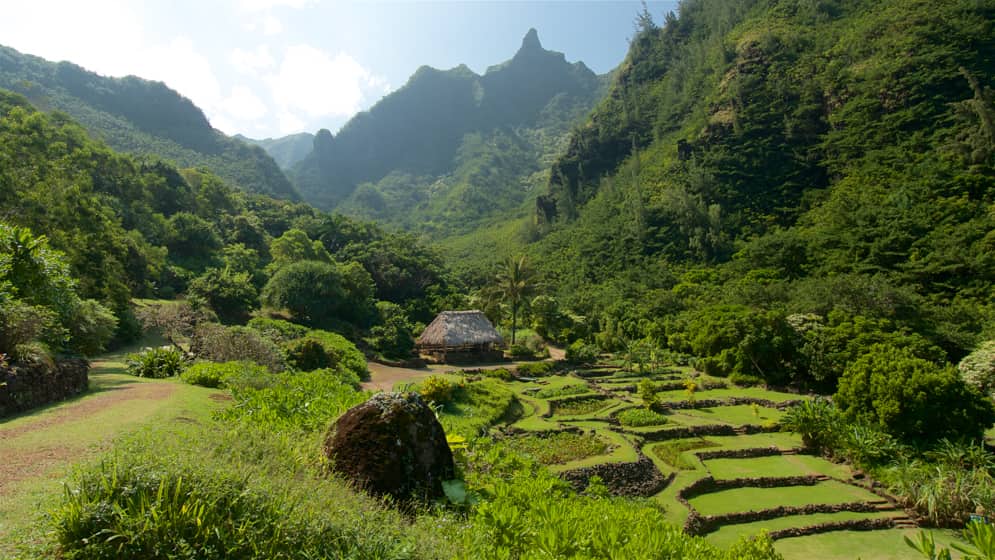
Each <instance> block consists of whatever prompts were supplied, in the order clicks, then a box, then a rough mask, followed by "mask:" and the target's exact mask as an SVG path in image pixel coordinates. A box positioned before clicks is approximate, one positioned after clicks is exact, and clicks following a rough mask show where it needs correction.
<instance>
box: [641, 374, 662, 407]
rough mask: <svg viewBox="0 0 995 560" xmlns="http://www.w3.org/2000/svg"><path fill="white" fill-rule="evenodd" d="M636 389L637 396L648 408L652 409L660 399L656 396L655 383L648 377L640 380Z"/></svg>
mask: <svg viewBox="0 0 995 560" xmlns="http://www.w3.org/2000/svg"><path fill="white" fill-rule="evenodd" d="M636 390H637V392H638V393H639V398H640V399H642V401H643V406H645V407H646V408H648V409H652V408H653V407H654V406H656V405H657V403H658V402H659V400H660V399H659V398H658V397H657V396H656V384H655V383H653V381H651V380H649V379H643V380H642V381H640V382H639V385H638V387H637V388H636Z"/></svg>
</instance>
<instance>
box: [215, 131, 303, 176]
mask: <svg viewBox="0 0 995 560" xmlns="http://www.w3.org/2000/svg"><path fill="white" fill-rule="evenodd" d="M235 138H237V139H239V140H241V141H243V142H245V143H248V144H254V145H256V146H259V147H260V148H262V149H264V150H266V153H267V154H269V155H270V157H271V158H273V161H275V162H276V164H277V165H279V166H280V169H285V170H286V169H290V168H291V167H293V166H294V164H296V163H297V162H299V161H301V160H302V159H304V158H305V157H306V156H307V155H308V154H309V153H311V148H312V146H313V145H314V134H311V133H310V132H299V133H297V134H291V135H289V136H281V137H280V138H266V139H265V140H255V139H253V138H249V137H247V136H242V135H241V134H236V135H235Z"/></svg>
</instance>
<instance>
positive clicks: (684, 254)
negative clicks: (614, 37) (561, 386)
mask: <svg viewBox="0 0 995 560" xmlns="http://www.w3.org/2000/svg"><path fill="white" fill-rule="evenodd" d="M658 19H659V18H658ZM993 21H995V3H993V2H990V1H982V2H977V1H973V0H970V1H969V0H945V1H942V2H924V1H907V0H885V1H857V0H819V1H812V2H799V1H794V0H793V1H775V0H753V1H747V2H722V1H713V0H686V1H684V2H682V3H681V5H680V13H679V15H676V16H675V15H673V14H671V15H668V16H667V17H666V18H665V20H664V21H663V23H662V25H658V24H656V23H654V21H653V18H652V15H651V14H644V15H643V16H642V17H641V18H640V20H639V22H640V31H639V33H638V34H637V36H636V37H635V38H634V40H633V42H632V44H631V49H630V52H629V54H628V56H627V58H626V60H625V61H624V62H623V63H622V65H621V67H620V68H619V69H618V71H617V75H616V76H615V79H614V81H613V83H612V86H611V89H610V91H609V93H608V95H607V97H606V99H604V100H603V101H602V102H601V103H600V104H599V105H598V107H597V108H596V109H595V110H594V112H593V113H592V115H591V116H590V118H589V119H588V120H587V122H586V123H585V124H584V125H583V126H581V127H580V128H579V129H577V130H576V131H575V132H574V133H573V134H572V136H571V138H570V141H569V147H568V148H567V150H566V152H565V154H564V155H563V156H562V157H560V158H558V159H557V161H556V162H555V163H554V165H553V166H552V171H551V176H550V180H549V185H548V191H547V194H546V195H544V196H542V197H540V198H539V199H538V200H537V204H536V219H537V221H538V223H539V224H540V228H541V229H542V231H543V232H544V236H543V238H542V239H541V240H540V241H539V242H537V243H535V244H533V245H532V246H531V248H530V251H531V253H532V254H533V257H534V258H533V262H535V263H536V266H537V268H539V269H540V271H541V272H542V275H543V277H544V279H545V285H546V286H547V287H548V289H549V290H550V291H553V292H555V293H556V294H558V296H559V298H560V304H561V305H562V306H563V307H564V308H566V309H568V310H570V311H572V312H573V313H575V314H578V315H582V316H584V317H586V319H587V321H588V322H589V323H590V326H591V328H592V329H593V331H594V332H597V333H599V334H598V335H597V340H598V342H599V344H600V345H601V346H602V347H603V348H606V349H609V348H616V349H617V348H622V347H624V346H625V345H626V344H627V343H628V341H633V340H637V339H642V338H643V337H648V340H652V341H653V342H654V343H655V344H656V345H658V346H659V347H664V348H670V349H671V350H673V351H680V352H687V353H689V354H695V355H699V356H703V357H707V358H708V359H710V360H713V361H712V362H705V365H709V364H710V365H711V369H712V370H714V371H725V373H729V372H730V371H732V372H738V373H739V374H741V375H744V376H751V377H753V378H766V379H767V380H768V381H773V382H777V383H781V382H785V381H789V380H791V381H795V382H802V383H813V384H817V385H818V384H821V385H822V386H823V387H824V388H825V389H826V390H832V389H833V388H834V386H835V380H836V378H837V376H838V375H840V373H841V372H842V371H843V369H844V366H845V365H846V364H847V363H848V359H849V358H847V356H850V357H851V358H852V357H854V356H855V355H856V354H855V353H857V354H859V352H858V351H857V350H855V349H854V347H853V346H852V345H851V346H850V347H846V345H847V344H850V342H845V341H854V340H858V339H861V338H862V339H863V340H864V343H870V342H882V341H884V339H887V338H888V337H902V336H908V337H912V339H914V340H917V341H919V342H920V343H921V344H920V348H921V351H920V354H922V355H923V356H924V357H925V356H929V357H931V358H932V359H939V360H941V361H942V360H943V359H944V358H945V359H948V360H952V361H956V360H958V359H960V358H961V357H962V356H963V355H964V354H965V353H966V352H968V351H970V349H972V348H973V347H974V346H975V345H976V344H977V343H979V342H980V341H981V340H984V339H990V338H992V337H993V335H995V321H993V311H995V309H993V307H992V293H993V291H992V290H993V281H995V258H993V255H995V205H993V203H995V148H993V139H995V128H993V124H992V123H993V122H995V105H993V93H992V87H993V85H995V76H993V74H992V69H993V68H995V33H993V27H992V26H993ZM830 337H837V338H836V339H835V342H833V341H831V340H829V338H830ZM910 340H911V339H910ZM910 340H906V342H903V343H902V344H903V345H906V346H907V345H909V344H911V342H910ZM806 344H807V345H808V346H806ZM853 344H858V345H859V343H856V342H854V343H853ZM817 347H818V348H817ZM844 347H846V348H844ZM927 348H929V350H927ZM829 364H832V367H829Z"/></svg>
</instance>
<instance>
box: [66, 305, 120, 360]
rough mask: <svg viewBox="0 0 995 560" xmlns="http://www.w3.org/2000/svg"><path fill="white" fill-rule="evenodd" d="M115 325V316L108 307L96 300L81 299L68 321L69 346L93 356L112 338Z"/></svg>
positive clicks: (101, 350) (116, 321)
mask: <svg viewBox="0 0 995 560" xmlns="http://www.w3.org/2000/svg"><path fill="white" fill-rule="evenodd" d="M117 326H118V320H117V317H116V316H115V315H114V313H113V312H112V311H111V310H110V309H107V308H106V307H104V306H103V305H101V303H100V302H98V301H96V300H92V299H85V300H82V301H80V302H79V305H77V306H76V308H75V309H74V310H73V312H72V318H71V320H70V321H69V340H70V344H69V348H70V350H72V351H73V352H78V353H80V354H83V355H84V356H95V355H97V354H99V353H101V352H103V351H104V349H105V348H106V347H107V343H108V342H110V341H111V339H112V338H114V332H115V331H116V330H117Z"/></svg>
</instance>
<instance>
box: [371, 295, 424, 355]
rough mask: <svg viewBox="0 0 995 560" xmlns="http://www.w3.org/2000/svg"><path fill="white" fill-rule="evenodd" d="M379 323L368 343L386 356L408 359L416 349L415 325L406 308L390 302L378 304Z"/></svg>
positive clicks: (372, 329) (374, 327)
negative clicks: (405, 310) (410, 319)
mask: <svg viewBox="0 0 995 560" xmlns="http://www.w3.org/2000/svg"><path fill="white" fill-rule="evenodd" d="M376 307H377V316H378V317H379V321H378V322H377V324H376V325H374V326H373V327H372V328H371V329H370V337H369V338H368V339H367V342H368V343H369V344H370V346H372V347H373V348H374V349H375V350H377V351H378V352H380V353H381V354H383V355H384V356H388V357H393V358H408V357H410V356H411V352H412V350H414V348H415V337H414V332H415V325H413V324H412V323H411V321H409V320H408V315H407V313H405V312H404V308H402V307H401V306H400V305H397V304H396V303H391V302H389V301H378V302H377V305H376Z"/></svg>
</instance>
